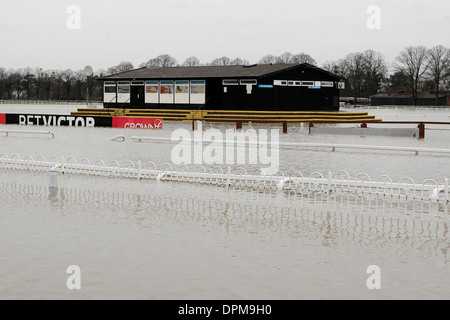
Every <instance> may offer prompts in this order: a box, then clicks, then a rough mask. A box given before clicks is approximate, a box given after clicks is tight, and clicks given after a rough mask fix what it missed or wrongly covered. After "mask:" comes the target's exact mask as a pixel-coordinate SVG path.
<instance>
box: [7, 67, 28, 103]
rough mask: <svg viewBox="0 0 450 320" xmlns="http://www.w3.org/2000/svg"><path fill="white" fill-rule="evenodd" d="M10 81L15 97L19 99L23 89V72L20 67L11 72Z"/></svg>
mask: <svg viewBox="0 0 450 320" xmlns="http://www.w3.org/2000/svg"><path fill="white" fill-rule="evenodd" d="M10 77H11V81H12V86H13V90H14V92H15V93H16V99H20V95H21V94H22V92H23V91H24V89H25V88H24V77H25V75H24V72H23V70H22V69H17V70H16V71H14V72H12V73H11V75H10Z"/></svg>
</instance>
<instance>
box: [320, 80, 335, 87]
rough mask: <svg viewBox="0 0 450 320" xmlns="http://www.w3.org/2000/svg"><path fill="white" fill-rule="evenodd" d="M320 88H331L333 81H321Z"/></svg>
mask: <svg viewBox="0 0 450 320" xmlns="http://www.w3.org/2000/svg"><path fill="white" fill-rule="evenodd" d="M322 87H326V88H333V87H334V82H333V81H322Z"/></svg>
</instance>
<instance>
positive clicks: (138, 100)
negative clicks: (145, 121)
mask: <svg viewBox="0 0 450 320" xmlns="http://www.w3.org/2000/svg"><path fill="white" fill-rule="evenodd" d="M131 108H132V109H144V108H145V93H144V85H132V86H131Z"/></svg>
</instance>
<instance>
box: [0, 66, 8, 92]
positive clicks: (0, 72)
mask: <svg viewBox="0 0 450 320" xmlns="http://www.w3.org/2000/svg"><path fill="white" fill-rule="evenodd" d="M6 76H7V73H6V70H5V68H0V99H1V98H2V97H3V87H4V82H5V79H6Z"/></svg>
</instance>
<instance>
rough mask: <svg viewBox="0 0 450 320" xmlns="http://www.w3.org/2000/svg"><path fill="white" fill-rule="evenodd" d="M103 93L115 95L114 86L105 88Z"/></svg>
mask: <svg viewBox="0 0 450 320" xmlns="http://www.w3.org/2000/svg"><path fill="white" fill-rule="evenodd" d="M105 93H116V85H113V86H111V85H109V86H105Z"/></svg>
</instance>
